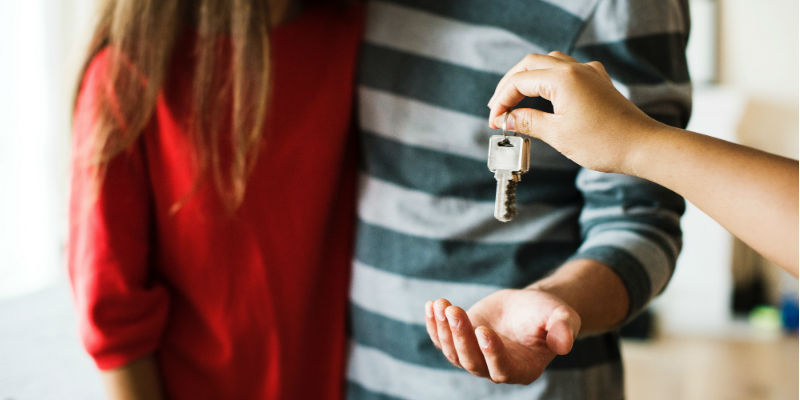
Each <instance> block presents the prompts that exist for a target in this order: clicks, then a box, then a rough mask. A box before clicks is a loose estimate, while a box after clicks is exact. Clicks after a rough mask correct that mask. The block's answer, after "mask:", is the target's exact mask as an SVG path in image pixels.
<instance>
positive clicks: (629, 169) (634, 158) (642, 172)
mask: <svg viewBox="0 0 800 400" xmlns="http://www.w3.org/2000/svg"><path fill="white" fill-rule="evenodd" d="M648 122H649V123H647V124H644V125H642V126H639V127H636V128H632V129H635V130H636V132H634V133H633V134H632V135H630V136H629V137H630V138H631V140H629V142H628V146H627V151H625V152H624V156H623V159H622V162H621V163H620V168H619V171H617V172H619V173H622V174H626V175H632V176H636V177H639V178H644V179H648V175H649V169H648V168H649V166H651V165H653V160H654V157H657V156H658V152H659V151H660V150H659V149H662V148H663V143H664V142H665V141H668V140H669V139H668V138H667V136H668V135H669V133H671V132H670V131H671V129H672V127H670V126H668V125H664V124H662V123H661V122H658V121H656V120H652V119H651V120H650V121H648Z"/></svg>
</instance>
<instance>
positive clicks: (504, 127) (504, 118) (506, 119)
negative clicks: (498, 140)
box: [503, 111, 508, 139]
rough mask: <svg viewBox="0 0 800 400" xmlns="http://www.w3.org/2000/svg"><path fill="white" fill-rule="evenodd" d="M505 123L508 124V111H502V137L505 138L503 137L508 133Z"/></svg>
mask: <svg viewBox="0 0 800 400" xmlns="http://www.w3.org/2000/svg"><path fill="white" fill-rule="evenodd" d="M507 124H508V111H506V112H505V113H503V139H505V138H506V137H507V135H508V134H507V133H506V126H507Z"/></svg>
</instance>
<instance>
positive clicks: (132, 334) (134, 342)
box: [67, 51, 169, 370]
mask: <svg viewBox="0 0 800 400" xmlns="http://www.w3.org/2000/svg"><path fill="white" fill-rule="evenodd" d="M108 60H109V58H108V53H107V51H104V52H101V53H100V54H99V55H98V56H96V57H95V59H94V60H93V61H92V62H91V64H90V66H89V68H88V69H87V71H86V75H85V76H84V81H83V84H82V87H81V90H80V93H79V96H78V102H77V106H76V110H75V118H74V122H73V141H72V154H73V156H72V179H71V189H70V190H71V193H70V206H69V213H70V228H69V242H68V248H67V252H68V254H67V259H68V268H69V276H70V280H71V283H72V289H73V293H74V299H75V304H76V307H77V311H78V326H79V329H80V336H81V339H82V341H83V344H84V346H85V347H86V350H87V351H88V352H89V354H90V355H91V356H92V357H93V358H94V360H95V362H96V363H97V366H98V367H99V368H100V369H104V370H105V369H112V368H115V367H118V366H121V365H124V364H126V363H128V362H131V361H133V360H135V359H137V358H140V357H142V356H144V355H147V354H149V353H151V352H153V351H154V350H155V349H156V348H157V347H158V345H159V341H160V337H161V333H162V331H163V329H164V325H165V322H166V317H167V310H168V306H169V297H168V294H167V291H166V289H165V288H164V287H163V286H162V285H161V284H160V283H159V282H158V281H157V280H156V279H155V277H154V271H153V268H152V265H151V264H150V262H149V259H150V257H151V252H152V250H153V249H152V245H151V243H152V242H153V241H152V238H151V237H150V235H152V230H151V228H152V227H151V225H152V224H153V222H152V221H153V217H152V212H151V208H152V206H151V196H150V185H149V181H148V174H147V168H146V159H145V153H144V141H143V140H141V138H140V139H139V140H138V141H137V142H136V143H134V145H133V146H132V148H131V149H129V151H127V152H124V153H123V154H120V155H119V156H117V157H116V158H115V159H113V160H112V161H111V162H110V164H109V166H108V169H107V173H106V176H105V179H104V180H103V183H102V185H101V186H99V187H98V186H97V185H96V184H95V183H94V178H93V175H92V169H91V167H90V165H89V160H90V149H91V148H92V139H93V137H92V134H93V127H94V124H95V122H96V120H97V118H96V116H97V113H96V104H97V103H98V102H99V94H100V92H101V91H102V90H109V85H108V81H107V79H105V72H106V71H108V67H109V65H108ZM112 98H113V97H112Z"/></svg>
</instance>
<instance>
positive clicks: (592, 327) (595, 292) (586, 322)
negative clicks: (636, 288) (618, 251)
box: [528, 259, 629, 336]
mask: <svg viewBox="0 0 800 400" xmlns="http://www.w3.org/2000/svg"><path fill="white" fill-rule="evenodd" d="M528 288H529V289H535V290H541V291H544V292H547V293H550V294H553V295H555V296H557V297H559V298H561V299H562V300H563V301H564V302H566V303H567V304H569V306H570V307H572V308H573V309H574V310H575V311H576V312H577V313H578V315H580V317H581V331H580V334H581V335H582V336H585V335H590V334H594V333H599V332H604V331H608V330H610V329H613V328H615V327H617V326H619V324H620V323H621V322H622V321H623V320H624V319H625V316H626V314H627V312H628V306H629V298H628V292H627V290H626V288H625V285H624V284H623V283H622V280H620V278H619V276H617V274H616V273H615V272H614V271H612V270H611V269H610V268H609V267H607V266H606V265H605V264H603V263H601V262H599V261H595V260H590V259H578V260H572V261H569V262H567V263H566V264H564V265H563V266H561V267H560V268H558V269H557V270H556V271H555V272H554V273H553V274H552V275H550V276H548V277H546V278H544V279H542V280H539V281H537V282H536V283H534V284H532V285H530V286H529V287H528Z"/></svg>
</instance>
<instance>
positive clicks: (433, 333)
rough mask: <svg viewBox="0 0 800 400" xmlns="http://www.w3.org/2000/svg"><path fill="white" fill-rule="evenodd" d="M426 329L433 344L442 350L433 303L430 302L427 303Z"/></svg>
mask: <svg viewBox="0 0 800 400" xmlns="http://www.w3.org/2000/svg"><path fill="white" fill-rule="evenodd" d="M425 328H426V329H427V330H428V336H429V337H430V338H431V342H433V345H434V346H436V348H437V349H441V348H442V345H440V344H439V333H438V332H437V329H436V319H435V317H434V315H433V302H432V301H428V302H426V303H425Z"/></svg>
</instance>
